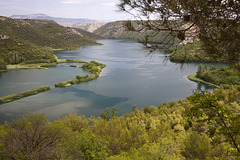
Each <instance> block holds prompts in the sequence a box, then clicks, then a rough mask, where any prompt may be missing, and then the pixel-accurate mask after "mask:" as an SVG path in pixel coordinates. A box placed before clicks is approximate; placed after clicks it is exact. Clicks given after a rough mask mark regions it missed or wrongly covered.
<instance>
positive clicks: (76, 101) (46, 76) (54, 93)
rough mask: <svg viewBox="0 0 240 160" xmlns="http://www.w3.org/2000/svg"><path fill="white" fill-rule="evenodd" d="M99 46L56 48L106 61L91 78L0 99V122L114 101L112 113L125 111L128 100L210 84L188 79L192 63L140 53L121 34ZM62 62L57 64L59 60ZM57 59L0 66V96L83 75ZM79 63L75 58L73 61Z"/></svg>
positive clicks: (177, 94) (140, 102) (145, 100)
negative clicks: (29, 66)
mask: <svg viewBox="0 0 240 160" xmlns="http://www.w3.org/2000/svg"><path fill="white" fill-rule="evenodd" d="M99 42H100V43H102V44H104V45H101V46H88V47H84V48H83V49H81V50H73V51H60V52H56V55H57V56H58V57H59V58H64V59H67V58H68V59H82V60H88V61H91V60H94V61H97V62H101V63H104V64H106V65H107V67H106V68H104V69H103V72H102V73H101V76H100V77H99V78H98V79H96V80H93V81H90V82H85V83H81V84H76V85H72V86H69V87H66V88H54V87H53V88H52V89H51V90H50V91H47V92H43V93H40V94H37V95H34V96H30V97H26V98H23V99H20V100H17V101H13V102H10V103H5V104H2V105H0V123H2V122H3V121H5V120H8V121H9V120H12V119H16V118H18V117H20V116H21V115H23V114H25V113H29V112H31V113H45V114H46V116H47V117H48V118H49V120H54V119H57V117H61V116H63V115H66V114H68V113H73V112H76V113H77V114H78V115H80V114H84V115H86V116H88V117H89V116H91V115H92V116H96V117H97V116H99V115H100V113H102V112H103V111H104V108H106V107H110V108H111V107H114V106H116V107H117V109H118V114H119V115H122V114H124V113H127V112H131V108H132V105H133V104H136V105H137V107H138V108H139V109H140V108H143V107H146V106H150V105H156V106H158V105H159V104H160V103H163V102H168V101H176V100H179V99H183V98H186V97H187V96H190V95H191V94H192V91H193V90H194V89H197V88H202V89H209V90H211V89H212V88H211V87H209V86H206V85H203V84H197V83H195V82H192V81H189V80H188V79H187V75H189V74H195V73H196V71H197V67H198V64H194V63H191V64H185V65H184V66H181V65H178V64H176V63H171V62H169V61H168V62H163V60H164V58H165V57H164V55H162V54H160V53H156V54H154V55H153V56H152V57H149V56H148V57H146V53H147V52H146V51H144V49H143V46H142V45H141V44H139V43H136V42H132V41H125V40H101V41H99ZM61 65H62V64H61ZM61 65H57V66H52V67H49V69H48V70H19V71H8V72H0V96H4V95H7V94H12V93H17V92H22V91H25V90H28V89H31V88H35V87H38V86H42V85H51V86H54V84H55V83H58V82H61V81H66V80H70V79H72V78H74V77H75V76H76V75H85V74H87V72H85V71H83V70H81V69H79V68H72V67H61ZM78 65H81V64H78Z"/></svg>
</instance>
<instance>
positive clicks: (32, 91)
mask: <svg viewBox="0 0 240 160" xmlns="http://www.w3.org/2000/svg"><path fill="white" fill-rule="evenodd" d="M48 90H50V86H41V87H37V88H34V89H30V90H27V91H25V92H21V93H16V94H11V95H7V96H4V97H0V104H2V103H6V102H11V101H14V100H17V99H21V98H24V97H28V96H31V95H34V94H38V93H40V92H44V91H48Z"/></svg>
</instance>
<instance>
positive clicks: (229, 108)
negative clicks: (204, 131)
mask: <svg viewBox="0 0 240 160" xmlns="http://www.w3.org/2000/svg"><path fill="white" fill-rule="evenodd" d="M239 97H240V90H239V89H238V88H236V87H235V88H234V87H232V88H231V89H229V90H223V89H216V90H214V92H213V94H211V93H210V92H201V93H195V94H194V96H190V97H189V98H188V100H189V101H190V102H191V103H193V107H192V108H190V110H189V111H188V112H187V114H188V116H189V117H195V118H198V119H195V121H198V120H199V121H202V122H204V121H205V122H207V123H208V126H209V128H208V134H209V136H210V137H211V138H215V137H214V136H216V135H218V134H222V135H224V138H225V139H226V140H227V141H229V142H230V144H232V147H233V148H234V151H235V153H234V154H236V155H238V156H240V149H239V144H240V139H239V138H240V134H239V133H240V125H239V124H240V123H239V118H240V106H239V104H240V100H239Z"/></svg>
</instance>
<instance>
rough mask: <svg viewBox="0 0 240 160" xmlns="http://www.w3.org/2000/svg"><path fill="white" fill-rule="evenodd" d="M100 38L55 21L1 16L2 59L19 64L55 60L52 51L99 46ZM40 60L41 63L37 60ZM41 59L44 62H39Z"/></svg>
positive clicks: (0, 45)
mask: <svg viewBox="0 0 240 160" xmlns="http://www.w3.org/2000/svg"><path fill="white" fill-rule="evenodd" d="M95 37H96V36H94V35H93V34H91V33H89V32H86V31H82V30H80V29H73V28H66V27H63V26H60V25H59V24H57V23H56V22H54V21H52V20H34V19H25V20H22V19H11V18H7V17H0V60H1V61H3V62H2V63H7V64H17V63H21V62H26V61H28V60H34V61H35V62H37V61H39V62H42V60H44V61H45V60H46V59H48V60H49V59H51V61H52V60H54V58H53V55H52V53H51V52H52V49H73V48H80V47H81V46H83V45H95V44H97V42H96V41H95V40H94V38H95ZM36 59H38V60H36ZM39 59H41V60H39Z"/></svg>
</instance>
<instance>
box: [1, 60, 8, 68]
mask: <svg viewBox="0 0 240 160" xmlns="http://www.w3.org/2000/svg"><path fill="white" fill-rule="evenodd" d="M0 69H7V63H6V62H5V61H4V60H3V59H0Z"/></svg>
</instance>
